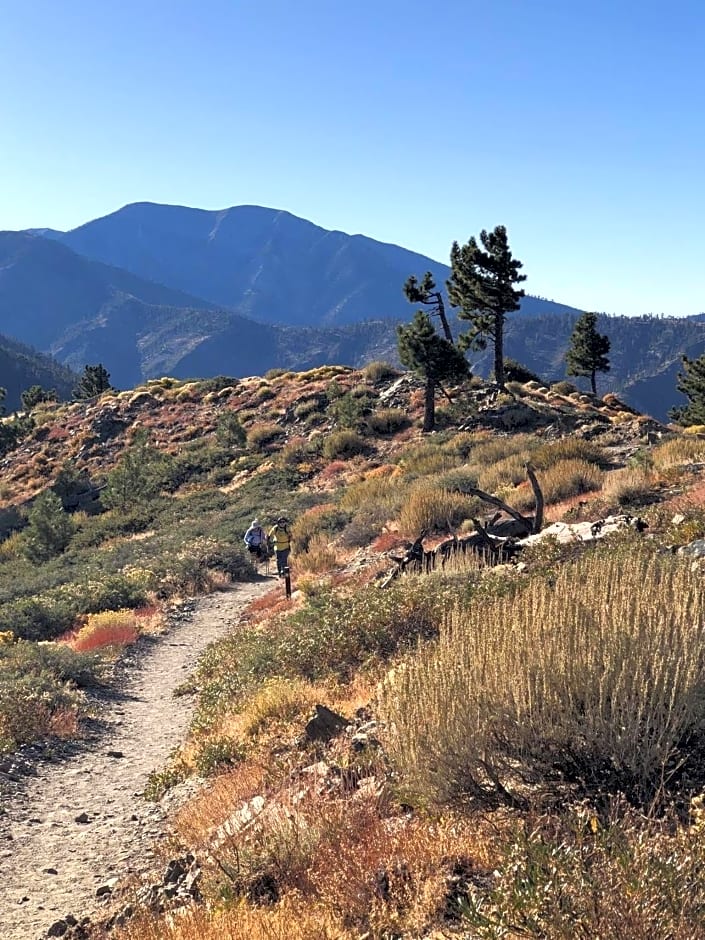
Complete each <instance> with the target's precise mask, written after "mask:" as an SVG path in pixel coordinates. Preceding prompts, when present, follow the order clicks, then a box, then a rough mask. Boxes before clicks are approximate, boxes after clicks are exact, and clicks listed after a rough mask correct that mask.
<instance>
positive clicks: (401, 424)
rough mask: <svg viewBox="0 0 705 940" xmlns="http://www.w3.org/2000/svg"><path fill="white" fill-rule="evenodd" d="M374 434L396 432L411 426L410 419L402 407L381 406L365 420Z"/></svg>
mask: <svg viewBox="0 0 705 940" xmlns="http://www.w3.org/2000/svg"><path fill="white" fill-rule="evenodd" d="M365 423H366V424H367V427H368V428H369V429H370V430H371V431H372V432H373V433H374V434H396V433H397V431H402V430H404V428H408V427H409V424H410V422H409V419H408V417H407V416H406V414H405V413H404V412H403V411H402V410H401V409H400V408H380V409H379V410H378V411H374V412H373V413H372V414H371V415H370V416H369V417H368V418H367V420H366V422H365Z"/></svg>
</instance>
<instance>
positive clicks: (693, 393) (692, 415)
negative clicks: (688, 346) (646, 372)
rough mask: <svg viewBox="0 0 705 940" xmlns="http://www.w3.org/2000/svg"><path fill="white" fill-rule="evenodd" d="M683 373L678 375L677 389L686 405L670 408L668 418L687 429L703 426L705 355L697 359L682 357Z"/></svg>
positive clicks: (704, 421)
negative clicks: (698, 425)
mask: <svg viewBox="0 0 705 940" xmlns="http://www.w3.org/2000/svg"><path fill="white" fill-rule="evenodd" d="M681 364H682V366H683V372H679V373H678V383H677V388H678V391H679V392H682V394H683V395H685V396H686V398H687V399H688V404H687V405H683V406H681V407H680V408H672V409H671V410H670V411H669V412H668V414H669V417H671V418H673V420H674V421H677V422H678V424H682V425H683V426H684V427H687V426H688V425H691V424H705V354H703V355H702V356H699V357H698V358H697V359H689V358H688V357H687V356H683V358H682V360H681Z"/></svg>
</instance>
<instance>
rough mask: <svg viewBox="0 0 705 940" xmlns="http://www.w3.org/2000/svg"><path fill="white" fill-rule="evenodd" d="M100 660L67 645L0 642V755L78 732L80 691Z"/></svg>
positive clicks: (89, 681)
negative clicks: (41, 739) (41, 740)
mask: <svg viewBox="0 0 705 940" xmlns="http://www.w3.org/2000/svg"><path fill="white" fill-rule="evenodd" d="M98 670H99V667H98V663H97V661H96V660H95V659H94V658H93V657H90V656H85V655H79V654H76V653H74V652H73V651H72V650H70V649H68V648H67V647H62V646H54V645H50V644H47V645H42V646H39V645H37V644H35V643H26V642H22V641H20V642H18V643H13V644H0V753H2V752H3V751H10V750H13V749H14V748H16V747H17V746H18V745H20V744H24V743H28V742H31V741H35V740H38V739H40V738H43V737H45V736H47V735H50V734H52V733H55V732H62V731H66V730H68V731H73V730H75V725H76V719H77V715H78V712H79V708H80V706H81V703H82V699H81V697H80V696H79V695H78V694H77V689H80V688H85V687H88V686H91V685H94V684H95V683H96V681H97V680H98V675H99V671H98Z"/></svg>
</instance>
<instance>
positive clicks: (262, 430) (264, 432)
mask: <svg viewBox="0 0 705 940" xmlns="http://www.w3.org/2000/svg"><path fill="white" fill-rule="evenodd" d="M283 434H284V431H283V429H282V428H280V427H279V425H278V424H255V425H253V426H252V427H251V428H250V430H249V431H248V432H247V443H248V444H249V445H250V447H252V448H253V450H267V448H268V447H270V446H271V445H272V444H274V443H275V441H277V440H279V439H280V438H281V437H282V436H283Z"/></svg>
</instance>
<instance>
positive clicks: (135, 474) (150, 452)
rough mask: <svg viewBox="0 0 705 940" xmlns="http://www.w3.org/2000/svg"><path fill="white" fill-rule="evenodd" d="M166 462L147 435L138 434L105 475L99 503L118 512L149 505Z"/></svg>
mask: <svg viewBox="0 0 705 940" xmlns="http://www.w3.org/2000/svg"><path fill="white" fill-rule="evenodd" d="M169 462H170V461H169V457H168V456H167V455H166V454H163V453H161V452H160V451H159V450H158V449H157V448H156V447H154V445H153V444H150V442H149V436H148V434H147V432H146V431H144V430H140V431H138V432H137V434H135V437H134V440H133V441H132V443H131V444H130V446H129V447H128V448H127V449H126V450H125V451H124V452H123V454H122V457H121V458H120V460H119V462H118V463H117V464H116V465H115V466H114V467H113V469H112V470H111V471H110V473H109V474H108V478H107V482H106V486H105V490H104V491H103V494H102V495H101V498H100V501H101V502H102V504H103V505H104V506H105V507H106V508H107V509H116V510H118V511H119V512H128V511H130V510H132V509H137V508H144V507H146V506H148V505H149V503H150V502H151V501H152V500H153V499H154V498H155V496H157V494H158V493H159V491H160V490H161V488H162V484H163V483H164V478H165V476H166V473H167V468H168V465H169Z"/></svg>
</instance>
